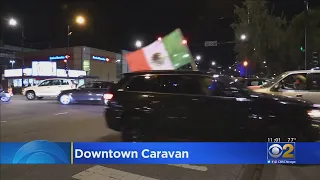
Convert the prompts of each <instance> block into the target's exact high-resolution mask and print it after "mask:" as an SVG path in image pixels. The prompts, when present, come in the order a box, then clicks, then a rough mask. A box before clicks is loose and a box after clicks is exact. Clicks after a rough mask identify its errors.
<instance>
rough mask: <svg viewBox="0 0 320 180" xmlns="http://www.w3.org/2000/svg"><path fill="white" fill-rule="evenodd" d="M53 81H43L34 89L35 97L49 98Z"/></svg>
mask: <svg viewBox="0 0 320 180" xmlns="http://www.w3.org/2000/svg"><path fill="white" fill-rule="evenodd" d="M52 84H53V80H44V81H43V82H41V83H40V84H39V86H38V87H37V88H35V91H36V96H50V95H51V86H52Z"/></svg>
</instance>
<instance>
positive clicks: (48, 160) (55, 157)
mask: <svg viewBox="0 0 320 180" xmlns="http://www.w3.org/2000/svg"><path fill="white" fill-rule="evenodd" d="M12 163H13V164H69V158H68V157H67V155H66V153H65V151H63V150H62V149H61V148H60V147H59V146H58V145H57V144H55V143H52V142H49V141H43V140H39V141H32V142H29V143H27V144H25V145H23V146H22V147H21V148H20V149H19V150H18V151H17V152H16V154H15V156H14V158H13V162H12Z"/></svg>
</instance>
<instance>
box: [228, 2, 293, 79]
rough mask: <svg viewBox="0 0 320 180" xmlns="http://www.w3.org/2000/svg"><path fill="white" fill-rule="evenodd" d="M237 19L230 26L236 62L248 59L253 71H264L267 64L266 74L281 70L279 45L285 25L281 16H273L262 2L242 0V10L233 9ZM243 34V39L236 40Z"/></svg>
mask: <svg viewBox="0 0 320 180" xmlns="http://www.w3.org/2000/svg"><path fill="white" fill-rule="evenodd" d="M234 12H235V14H236V15H237V16H238V19H237V21H236V22H235V23H233V24H232V25H231V27H232V28H233V29H234V34H235V41H236V45H235V52H236V54H237V57H236V58H237V59H238V60H240V61H241V60H243V59H245V58H248V59H249V61H250V62H251V63H255V64H257V66H256V69H257V70H258V69H259V67H260V68H264V63H263V62H264V61H267V65H268V68H267V69H268V70H269V71H268V72H269V74H270V73H271V70H273V69H278V71H281V59H282V58H283V57H282V56H283V54H282V52H279V50H284V48H283V46H282V45H283V42H284V40H285V38H284V34H285V29H286V25H287V22H286V20H285V19H284V18H283V17H275V16H273V15H272V11H269V10H268V7H267V3H266V1H265V0H255V1H252V0H246V1H245V2H244V3H243V6H242V7H238V6H236V7H235V11H234ZM241 34H246V35H247V37H248V38H247V39H246V40H245V41H242V40H241V39H239V37H240V36H241Z"/></svg>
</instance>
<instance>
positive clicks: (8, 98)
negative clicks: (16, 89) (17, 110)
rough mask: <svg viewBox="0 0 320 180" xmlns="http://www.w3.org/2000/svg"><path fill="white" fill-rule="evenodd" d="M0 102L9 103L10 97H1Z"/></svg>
mask: <svg viewBox="0 0 320 180" xmlns="http://www.w3.org/2000/svg"><path fill="white" fill-rule="evenodd" d="M1 101H2V102H9V101H10V97H1Z"/></svg>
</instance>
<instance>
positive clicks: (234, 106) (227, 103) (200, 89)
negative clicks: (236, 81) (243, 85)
mask: <svg viewBox="0 0 320 180" xmlns="http://www.w3.org/2000/svg"><path fill="white" fill-rule="evenodd" d="M193 80H196V81H197V82H193V84H194V85H196V84H197V85H196V86H193V87H191V84H190V87H189V89H190V90H189V93H192V94H194V95H193V96H192V97H191V98H192V99H191V101H192V104H190V107H189V108H190V109H193V111H190V112H192V113H191V114H190V117H192V119H191V121H192V122H193V123H192V125H193V129H194V133H193V134H194V135H193V136H195V137H197V138H198V140H201V141H230V140H235V139H236V138H238V137H239V136H240V135H241V133H242V132H241V131H242V129H241V128H242V127H243V123H244V119H243V117H244V116H243V113H242V110H243V109H245V107H246V103H245V101H243V103H242V105H241V106H239V103H238V102H237V101H236V99H237V98H236V97H235V94H237V93H238V92H237V91H238V90H237V89H236V88H234V89H233V88H226V86H224V84H223V83H222V82H220V81H218V80H217V79H212V78H210V77H206V76H197V77H196V78H193ZM191 88H193V89H194V90H192V91H191ZM239 97H241V96H239Z"/></svg>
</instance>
